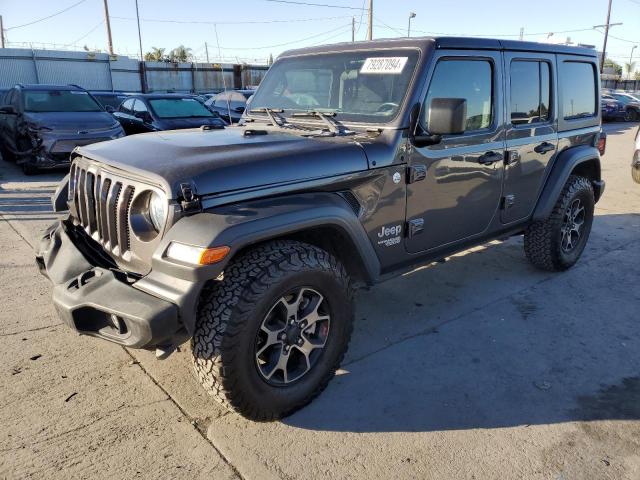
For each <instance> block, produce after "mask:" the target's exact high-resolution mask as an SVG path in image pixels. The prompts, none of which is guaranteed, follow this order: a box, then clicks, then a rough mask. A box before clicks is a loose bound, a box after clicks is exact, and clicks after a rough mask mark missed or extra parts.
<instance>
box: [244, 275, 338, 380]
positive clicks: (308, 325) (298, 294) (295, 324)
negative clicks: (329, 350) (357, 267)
mask: <svg viewBox="0 0 640 480" xmlns="http://www.w3.org/2000/svg"><path fill="white" fill-rule="evenodd" d="M330 323H331V316H330V314H329V305H328V302H327V300H326V299H325V298H324V296H323V295H322V294H320V292H318V291H317V290H314V289H312V288H308V287H300V288H297V289H294V290H293V291H291V292H289V293H288V294H286V295H283V296H282V297H280V298H279V299H278V300H277V301H276V302H275V303H274V304H273V306H272V307H271V308H270V309H269V312H268V313H267V315H266V316H265V317H264V319H263V320H262V323H261V324H260V329H259V330H258V333H257V335H256V342H255V361H256V366H257V367H258V372H259V373H260V375H261V376H262V378H263V380H265V381H266V382H267V383H269V384H271V385H275V386H285V385H290V384H292V383H294V382H296V381H298V380H300V379H301V378H302V377H303V376H305V375H306V374H307V373H309V371H310V370H311V369H312V368H313V367H314V366H315V365H316V363H317V362H318V360H319V358H320V356H321V355H322V352H323V350H324V347H325V346H326V344H327V338H328V336H329V327H330Z"/></svg>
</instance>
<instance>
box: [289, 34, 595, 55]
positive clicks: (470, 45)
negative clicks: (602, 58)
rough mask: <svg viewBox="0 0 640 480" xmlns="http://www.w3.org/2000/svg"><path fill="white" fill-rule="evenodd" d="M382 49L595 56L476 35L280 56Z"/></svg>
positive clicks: (562, 47)
mask: <svg viewBox="0 0 640 480" xmlns="http://www.w3.org/2000/svg"><path fill="white" fill-rule="evenodd" d="M378 48H380V49H382V48H418V49H420V50H425V49H427V48H436V49H440V48H448V49H464V50H512V51H519V52H544V53H560V54H564V55H581V56H588V57H596V56H597V52H596V51H595V50H594V49H592V48H586V47H574V46H568V45H555V44H552V43H538V42H523V41H519V40H498V39H495V38H477V37H412V38H384V39H379V40H371V41H363V42H344V43H335V44H332V45H320V46H316V47H308V48H299V49H294V50H287V51H286V52H284V53H282V54H281V55H280V57H293V56H298V55H313V54H317V53H324V52H337V51H358V50H371V49H378Z"/></svg>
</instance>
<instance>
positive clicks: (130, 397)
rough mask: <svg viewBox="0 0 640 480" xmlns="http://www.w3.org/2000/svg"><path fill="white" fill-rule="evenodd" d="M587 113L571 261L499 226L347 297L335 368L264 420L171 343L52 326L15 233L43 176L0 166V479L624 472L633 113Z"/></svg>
mask: <svg viewBox="0 0 640 480" xmlns="http://www.w3.org/2000/svg"><path fill="white" fill-rule="evenodd" d="M606 128H607V130H608V131H609V142H608V151H607V155H606V156H605V157H604V159H603V177H604V178H605V180H606V181H607V189H606V192H605V196H604V198H603V200H602V201H601V202H600V203H599V204H598V207H597V212H596V213H597V217H596V219H595V221H594V230H593V232H592V236H591V239H590V241H589V244H588V246H587V249H586V251H585V254H584V255H583V257H582V259H581V260H580V262H579V264H578V265H577V266H576V267H575V268H573V269H571V270H570V271H568V272H565V273H562V274H548V273H544V272H539V271H537V270H535V269H534V268H533V267H531V266H530V265H529V264H528V263H527V261H526V259H525V258H524V254H523V251H522V239H521V238H514V239H510V240H508V241H506V242H492V243H491V244H487V245H484V246H482V247H478V248H476V249H473V250H470V251H467V252H463V253H461V254H459V255H456V256H454V257H451V258H450V259H449V260H448V261H447V262H446V263H445V264H440V265H436V266H429V267H427V268H420V269H417V270H416V271H414V272H411V273H410V274H406V275H404V276H402V277H399V278H397V279H395V280H392V281H390V282H387V283H385V284H382V285H379V286H376V287H375V288H372V289H371V290H369V291H362V292H360V293H359V294H358V298H357V304H356V308H357V323H356V325H355V329H354V336H353V339H352V342H351V346H350V349H349V353H348V356H347V359H346V360H345V364H344V365H343V368H342V370H341V371H340V372H339V373H340V374H339V376H338V377H337V378H336V379H334V381H333V382H332V383H331V384H330V386H329V387H328V389H327V390H326V391H325V392H324V393H323V394H322V395H321V396H320V397H319V398H318V399H316V400H315V401H314V402H313V403H312V404H311V405H309V406H308V407H307V408H305V409H304V410H302V411H300V412H298V413H296V414H295V415H293V416H291V417H289V418H287V419H285V420H284V421H282V422H275V423H270V424H258V423H252V422H248V421H246V420H244V419H243V418H241V417H238V416H236V415H234V414H229V413H228V412H227V411H225V410H224V409H223V408H221V407H220V406H219V405H218V404H216V403H215V402H214V401H213V400H212V399H210V398H209V397H207V396H206V395H205V394H204V393H203V392H202V391H201V389H200V387H199V385H198V383H197V381H196V380H195V379H194V377H193V375H192V373H191V366H190V364H189V362H190V359H189V348H188V345H184V346H183V347H182V349H181V351H180V352H178V353H177V354H174V355H173V356H172V357H170V358H169V359H168V360H166V361H163V362H160V361H157V360H156V359H155V357H154V355H153V354H151V353H149V352H138V351H130V352H128V351H126V350H124V349H122V348H120V347H117V346H115V345H110V344H107V343H104V342H101V341H98V340H95V339H90V338H85V337H78V336H77V335H75V334H73V333H72V332H70V331H68V330H67V329H66V328H65V327H63V326H61V325H60V322H59V321H58V319H57V317H56V316H55V313H54V311H53V308H52V307H51V303H50V287H49V284H48V282H47V281H46V280H45V279H44V278H41V277H40V276H39V275H38V274H37V272H36V269H35V267H34V266H33V260H32V248H31V245H33V244H34V243H35V241H36V239H37V235H38V232H39V231H40V230H41V229H43V228H44V227H46V225H48V224H49V223H51V221H52V220H53V219H54V218H55V215H54V214H53V213H51V211H50V206H49V203H48V196H49V195H50V193H51V191H52V189H53V188H54V185H55V182H56V181H57V180H58V179H59V178H60V177H61V175H55V174H54V175H44V176H37V177H30V178H25V177H23V176H22V174H21V173H19V172H18V170H17V169H16V168H15V167H14V166H12V165H7V164H4V163H0V216H1V217H2V221H0V251H1V252H3V255H2V258H1V259H0V278H1V279H2V280H1V286H2V289H0V302H1V303H0V304H1V305H2V306H3V308H2V309H1V311H0V336H1V337H2V338H3V339H4V340H5V347H4V348H2V349H0V351H2V353H1V354H0V355H1V356H2V357H1V358H2V359H3V362H2V364H3V369H2V373H0V397H1V402H0V422H1V423H0V424H1V425H3V426H5V428H3V429H2V430H1V431H0V477H2V476H5V477H6V478H23V477H29V476H33V477H35V476H38V477H42V476H46V477H49V478H69V477H85V478H86V477H93V478H106V477H109V478H130V477H136V476H137V477H140V478H157V477H158V476H160V475H163V474H170V475H171V476H173V477H175V478H200V477H203V478H204V477H209V478H216V479H218V478H233V477H237V476H240V477H242V478H259V479H263V478H300V477H303V476H307V477H310V478H316V477H327V478H433V479H447V478H469V479H471V478H476V479H481V478H482V479H484V478H501V479H504V478H541V479H542V478H545V479H546V478H553V479H574V478H611V479H627V478H628V479H635V478H638V477H640V454H639V453H638V452H640V353H638V352H640V349H639V347H640V336H639V335H638V333H639V331H640V327H639V326H638V321H637V318H638V306H639V305H640V289H639V288H638V286H639V285H640V269H639V267H640V250H639V249H638V244H639V240H640V185H637V184H634V183H633V182H632V180H631V175H630V166H629V165H630V161H631V151H632V138H633V134H634V133H635V130H636V128H637V126H633V125H630V124H610V125H607V126H606ZM38 355H40V356H39V357H38ZM32 358H35V359H33V360H32Z"/></svg>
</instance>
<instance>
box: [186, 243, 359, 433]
mask: <svg viewBox="0 0 640 480" xmlns="http://www.w3.org/2000/svg"><path fill="white" fill-rule="evenodd" d="M352 322H353V309H352V288H351V282H350V280H349V277H348V275H347V272H346V270H345V268H344V266H342V264H341V263H340V262H339V261H338V260H337V259H336V258H334V257H333V256H332V255H330V254H329V253H327V252H326V251H324V250H321V249H319V248H317V247H315V246H312V245H308V244H305V243H301V242H294V241H274V242H269V243H267V244H264V245H262V246H259V247H256V248H254V249H252V250H249V251H248V252H246V253H244V254H243V255H242V256H241V257H240V258H238V259H237V260H235V261H234V262H233V263H232V264H230V265H229V266H228V267H227V268H226V269H225V272H224V278H223V280H221V281H218V282H213V283H212V285H211V286H210V288H208V289H207V290H206V291H205V292H204V293H203V296H202V298H201V301H200V304H199V307H198V319H197V325H196V331H195V334H194V337H193V340H192V344H191V346H192V353H193V363H194V368H195V372H196V375H197V377H198V379H199V380H200V383H201V384H202V385H203V387H204V388H205V389H206V390H207V392H208V393H210V394H211V395H213V396H214V397H215V398H216V399H217V400H218V401H220V402H221V403H222V404H223V405H225V406H227V407H228V408H230V409H232V410H234V411H236V412H238V413H240V414H241V415H243V416H245V417H247V418H249V419H252V420H259V421H267V420H274V419H277V418H281V417H284V416H286V415H288V414H290V413H293V412H294V411H295V410H297V409H299V408H301V407H302V406H304V405H306V404H307V403H309V402H310V401H311V400H312V399H313V398H314V397H315V396H316V395H318V394H319V393H320V392H321V391H322V390H323V389H324V388H325V387H326V385H327V384H328V382H329V380H331V378H332V377H333V376H334V374H335V371H336V369H337V368H338V366H339V365H340V362H341V361H342V358H343V357H344V354H345V351H346V349H347V346H348V343H349V338H350V336H351V330H352Z"/></svg>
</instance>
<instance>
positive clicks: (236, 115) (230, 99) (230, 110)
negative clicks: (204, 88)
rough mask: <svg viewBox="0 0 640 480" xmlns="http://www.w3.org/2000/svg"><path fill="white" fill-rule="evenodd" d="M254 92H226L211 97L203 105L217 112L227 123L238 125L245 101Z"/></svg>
mask: <svg viewBox="0 0 640 480" xmlns="http://www.w3.org/2000/svg"><path fill="white" fill-rule="evenodd" d="M254 93H255V90H227V91H226V92H221V93H219V94H218V95H216V96H214V97H211V98H210V99H209V100H208V101H207V102H206V103H205V105H207V106H208V107H209V108H211V109H212V110H214V111H216V112H218V114H220V116H221V117H222V118H223V119H225V120H226V121H227V122H229V123H238V122H239V121H240V118H241V117H242V114H243V113H244V111H245V109H246V108H247V100H248V99H249V98H251V96H252V95H253V94H254Z"/></svg>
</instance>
